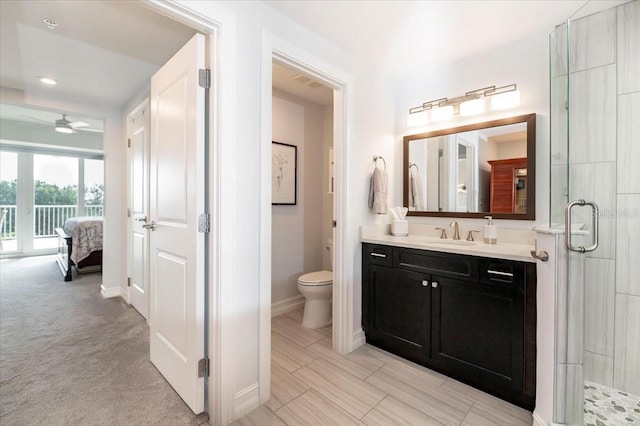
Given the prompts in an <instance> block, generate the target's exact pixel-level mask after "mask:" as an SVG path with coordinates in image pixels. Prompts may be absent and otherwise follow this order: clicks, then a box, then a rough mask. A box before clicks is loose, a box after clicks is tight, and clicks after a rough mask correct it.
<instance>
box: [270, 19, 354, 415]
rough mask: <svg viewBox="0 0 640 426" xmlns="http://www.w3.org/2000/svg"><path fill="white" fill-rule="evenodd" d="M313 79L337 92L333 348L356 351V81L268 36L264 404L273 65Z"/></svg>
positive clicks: (334, 125)
mask: <svg viewBox="0 0 640 426" xmlns="http://www.w3.org/2000/svg"><path fill="white" fill-rule="evenodd" d="M274 61H275V62H277V63H279V64H281V65H285V66H287V67H288V68H291V69H293V70H295V71H298V72H301V73H304V74H307V75H310V76H312V77H313V78H314V79H316V80H318V81H320V82H321V83H322V84H324V85H325V86H327V87H329V88H331V89H333V91H334V105H333V117H334V123H333V146H334V153H335V164H336V168H335V177H336V181H337V182H336V183H337V184H336V185H335V187H334V188H335V191H334V207H333V212H334V213H333V214H334V218H335V220H336V222H337V227H335V228H334V236H333V242H334V244H333V247H334V262H333V333H332V334H333V349H334V350H336V351H337V352H339V353H343V354H344V353H349V352H351V351H352V350H353V349H354V347H355V343H356V342H355V338H354V332H353V323H354V318H353V299H354V295H353V292H354V289H353V261H350V260H348V259H347V258H348V257H349V256H345V254H346V253H348V251H349V250H348V248H349V247H352V246H353V245H354V244H355V242H354V240H355V241H357V238H354V236H353V235H352V234H353V233H350V232H349V229H348V228H349V227H348V224H349V220H348V214H347V213H348V211H347V200H348V199H349V193H350V191H349V180H348V178H349V175H348V170H347V167H346V165H347V164H349V161H350V151H349V138H348V129H349V128H351V126H350V122H349V119H351V117H353V114H352V111H351V109H352V105H353V104H354V102H353V92H352V87H353V77H352V76H351V75H350V74H349V73H347V72H345V71H343V70H341V69H338V68H336V67H335V66H334V65H332V64H329V63H326V62H325V61H324V60H323V59H321V58H319V57H318V56H316V55H314V54H312V53H310V52H308V51H306V50H303V49H301V48H299V47H297V46H295V45H293V44H291V43H290V42H288V41H286V40H285V39H282V38H280V37H277V36H276V35H274V34H272V33H270V32H268V31H266V30H265V31H263V33H262V58H261V65H262V85H261V87H262V89H261V99H260V107H261V108H260V110H261V117H260V118H261V129H260V135H261V144H260V284H259V286H260V313H259V318H260V325H259V346H258V347H259V388H260V404H263V403H265V402H266V401H267V400H268V399H269V398H270V396H271V225H272V217H271V216H272V213H271V141H272V96H273V95H272V90H271V88H272V85H273V82H272V62H274Z"/></svg>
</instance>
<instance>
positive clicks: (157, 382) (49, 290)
mask: <svg viewBox="0 0 640 426" xmlns="http://www.w3.org/2000/svg"><path fill="white" fill-rule="evenodd" d="M101 278H102V277H101V275H100V274H99V273H94V274H81V275H79V276H78V277H77V278H76V279H74V280H73V281H71V282H64V281H63V279H62V274H61V273H60V270H59V269H58V266H57V265H56V263H55V257H54V256H40V257H31V258H21V259H4V260H1V261H0V424H2V425H3V426H9V425H41V424H43V425H44V424H46V425H200V424H205V423H206V422H207V416H206V414H201V415H199V416H196V415H194V414H193V413H192V412H191V410H190V409H189V407H188V406H187V405H186V404H185V403H184V402H183V401H182V399H180V397H179V396H178V394H176V393H175V391H174V390H173V389H172V388H171V386H170V385H169V384H168V383H167V382H166V381H165V380H164V378H163V377H162V375H160V373H159V372H158V371H157V370H156V369H155V367H154V366H153V365H152V364H151V362H150V361H149V327H148V325H147V323H146V321H145V320H144V318H142V316H140V315H139V314H138V312H137V311H136V310H135V309H133V308H132V307H130V306H129V305H127V304H126V303H124V301H123V300H122V299H120V298H113V299H104V298H103V297H102V296H101V294H100V283H101Z"/></svg>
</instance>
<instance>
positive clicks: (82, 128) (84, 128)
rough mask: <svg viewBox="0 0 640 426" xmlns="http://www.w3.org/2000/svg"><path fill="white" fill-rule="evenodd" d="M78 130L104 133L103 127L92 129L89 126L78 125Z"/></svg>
mask: <svg viewBox="0 0 640 426" xmlns="http://www.w3.org/2000/svg"><path fill="white" fill-rule="evenodd" d="M77 130H80V131H82V132H93V133H104V130H102V129H91V128H89V127H78V128H77Z"/></svg>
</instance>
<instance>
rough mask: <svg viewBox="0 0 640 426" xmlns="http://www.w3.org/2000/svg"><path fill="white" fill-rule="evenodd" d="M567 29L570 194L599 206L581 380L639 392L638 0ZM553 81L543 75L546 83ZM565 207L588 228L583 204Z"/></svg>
mask: <svg viewBox="0 0 640 426" xmlns="http://www.w3.org/2000/svg"><path fill="white" fill-rule="evenodd" d="M569 32H570V33H569V43H568V49H569V55H568V57H569V95H568V97H569V117H568V118H569V125H568V130H569V135H570V142H569V150H568V151H569V154H568V157H569V158H568V160H569V164H570V173H569V176H570V178H569V188H570V198H571V199H572V200H576V199H580V198H584V199H586V200H592V201H595V202H596V203H597V204H598V206H599V207H600V222H599V223H600V232H599V234H600V245H599V247H598V249H597V250H596V251H594V252H592V253H588V254H587V255H586V259H585V270H584V276H585V280H584V281H585V282H584V301H585V305H584V310H585V311H584V354H583V365H584V379H585V380H589V381H592V382H596V383H601V384H604V385H606V386H610V387H614V388H616V389H620V390H623V391H626V392H630V393H634V394H636V395H640V362H639V361H638V360H640V55H639V54H638V52H640V0H634V1H632V2H630V3H626V4H624V5H621V6H619V7H616V8H611V9H608V10H605V11H602V12H600V13H597V14H594V15H590V16H587V17H584V18H581V19H578V20H575V21H571V22H570V24H569ZM559 51H560V54H562V53H563V52H562V50H561V49H559ZM559 63H560V62H559ZM565 63H566V61H565ZM558 69H560V67H558ZM563 78H564V82H565V83H566V73H565V74H564V77H563V75H562V72H561V71H558V72H556V76H555V77H553V74H552V88H553V85H554V84H562V81H563V80H562V79H563ZM554 80H555V82H554ZM556 96H557V97H560V98H561V97H562V95H556ZM557 100H561V99H557ZM561 106H564V103H562V104H561ZM556 108H557V107H556ZM553 109H554V108H553V105H552V112H553ZM556 112H557V113H558V114H561V111H556ZM552 131H553V128H552ZM556 131H557V132H560V133H561V132H563V131H565V132H566V128H565V129H563V128H562V127H561V125H560V124H557V125H556ZM560 136H561V135H560ZM552 148H553V147H552ZM559 148H561V147H559ZM561 151H562V150H561V149H555V150H554V157H555V158H556V161H554V162H552V166H553V165H555V170H556V173H559V174H560V175H562V173H563V171H562V169H561V168H562V160H564V158H563V157H562V155H563V154H562V152H561ZM564 157H565V158H566V151H565V154H564ZM552 161H553V160H552ZM553 169H554V168H553V167H552V170H553ZM565 180H566V178H565ZM555 196H556V197H557V198H558V201H552V202H559V201H560V200H559V198H560V197H559V194H558V191H556V195H555ZM557 210H558V211H559V210H560V209H557ZM552 211H553V212H556V210H554V209H552ZM574 212H575V214H574V218H573V221H574V222H581V223H585V228H586V229H590V228H591V223H590V222H591V218H590V216H589V210H588V209H587V208H583V209H574ZM556 213H558V212H556Z"/></svg>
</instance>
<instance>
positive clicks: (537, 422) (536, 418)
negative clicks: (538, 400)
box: [533, 411, 565, 426]
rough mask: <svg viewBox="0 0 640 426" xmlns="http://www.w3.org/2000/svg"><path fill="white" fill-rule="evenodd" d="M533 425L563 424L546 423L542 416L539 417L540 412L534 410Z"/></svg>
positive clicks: (551, 425) (560, 425) (554, 425)
mask: <svg viewBox="0 0 640 426" xmlns="http://www.w3.org/2000/svg"><path fill="white" fill-rule="evenodd" d="M533 426H565V425H562V424H560V423H553V422H551V423H547V422H545V421H544V419H543V418H542V417H540V414H538V413H537V412H536V411H534V412H533Z"/></svg>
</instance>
